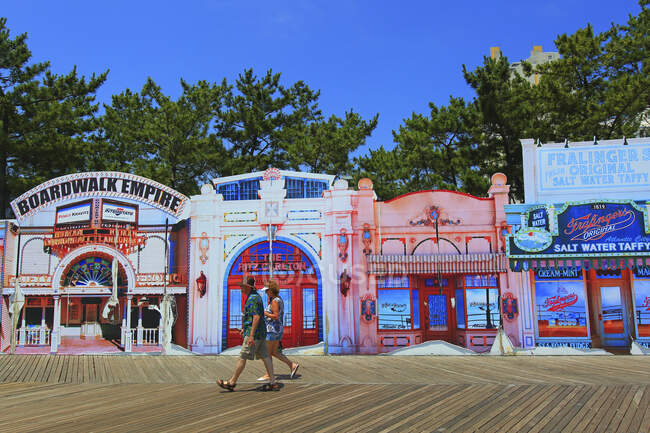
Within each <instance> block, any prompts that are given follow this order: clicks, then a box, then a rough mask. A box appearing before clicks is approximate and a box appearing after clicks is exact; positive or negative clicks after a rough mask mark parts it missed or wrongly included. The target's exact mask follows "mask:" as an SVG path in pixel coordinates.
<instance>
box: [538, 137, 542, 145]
mask: <svg viewBox="0 0 650 433" xmlns="http://www.w3.org/2000/svg"><path fill="white" fill-rule="evenodd" d="M537 147H542V143H540V142H539V138H538V139H537Z"/></svg>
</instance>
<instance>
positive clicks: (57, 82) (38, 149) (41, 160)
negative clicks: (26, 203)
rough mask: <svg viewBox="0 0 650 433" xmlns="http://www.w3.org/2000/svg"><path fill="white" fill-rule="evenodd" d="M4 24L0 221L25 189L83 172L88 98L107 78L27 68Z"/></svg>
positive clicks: (25, 53) (22, 41) (20, 41)
mask: <svg viewBox="0 0 650 433" xmlns="http://www.w3.org/2000/svg"><path fill="white" fill-rule="evenodd" d="M6 22H7V21H6V19H5V18H0V218H7V217H8V216H9V215H10V212H9V203H10V202H11V200H13V199H14V198H15V197H17V196H18V195H20V194H22V193H23V192H25V191H26V190H28V189H29V188H32V187H33V186H35V185H38V184H39V183H41V182H43V181H45V180H47V179H50V178H52V177H56V176H61V175H64V174H68V173H74V172H77V171H81V170H84V169H85V168H86V167H87V164H86V163H87V161H86V159H85V156H84V155H86V154H87V153H92V152H93V149H89V148H88V147H87V145H86V143H85V141H86V137H87V135H88V133H89V132H90V131H92V130H93V129H94V128H95V118H94V114H95V112H96V111H97V104H94V100H95V97H94V93H95V91H96V90H97V88H98V87H99V86H101V84H102V83H103V82H104V81H105V80H106V76H107V74H108V71H106V72H104V73H102V74H100V75H98V76H95V74H93V75H92V76H91V77H90V79H89V80H86V79H85V77H83V76H82V77H78V76H77V71H76V68H73V69H72V71H70V73H69V74H67V75H61V76H60V75H55V74H52V73H51V72H50V70H49V68H50V64H49V62H42V63H34V64H30V63H29V60H30V58H31V52H30V51H29V49H28V47H27V43H26V40H27V35H26V34H22V35H18V36H16V37H15V38H14V39H12V38H11V37H10V32H9V29H8V28H7V27H6Z"/></svg>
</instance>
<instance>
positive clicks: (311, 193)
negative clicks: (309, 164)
mask: <svg viewBox="0 0 650 433" xmlns="http://www.w3.org/2000/svg"><path fill="white" fill-rule="evenodd" d="M326 189H327V182H323V181H322V180H306V181H305V198H321V197H322V195H323V191H325V190H326Z"/></svg>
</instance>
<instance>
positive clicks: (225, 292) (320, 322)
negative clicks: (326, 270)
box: [221, 236, 323, 351]
mask: <svg viewBox="0 0 650 433" xmlns="http://www.w3.org/2000/svg"><path fill="white" fill-rule="evenodd" d="M275 240H276V241H280V242H284V243H287V244H289V245H292V246H294V247H296V248H298V250H299V251H300V252H301V253H302V254H303V255H305V256H306V257H307V258H308V259H309V261H310V262H311V265H312V267H313V271H314V273H315V274H316V280H317V290H316V293H317V299H318V302H317V308H318V340H319V341H323V290H322V286H323V280H322V275H321V271H320V268H319V267H318V262H317V261H316V257H315V256H314V255H313V254H312V253H311V252H310V251H309V248H308V247H307V245H301V244H300V243H299V242H297V241H296V240H295V239H291V238H287V237H284V236H277V237H276V239H275ZM264 242H268V239H267V238H266V237H258V238H255V239H253V240H250V241H248V242H247V243H246V244H244V245H243V246H242V247H240V248H239V250H238V251H237V254H233V255H232V257H231V258H230V260H229V261H228V265H227V266H226V271H225V272H224V276H223V282H222V284H223V285H222V288H223V290H222V291H221V292H222V294H223V295H222V315H221V316H222V317H221V350H222V351H223V350H224V349H226V348H227V335H228V277H230V273H231V270H232V267H233V266H234V265H235V263H236V262H237V261H238V260H239V258H240V257H241V255H242V253H243V252H244V251H246V250H247V249H248V248H250V247H252V246H253V245H255V244H259V243H264Z"/></svg>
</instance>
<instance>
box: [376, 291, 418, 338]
mask: <svg viewBox="0 0 650 433" xmlns="http://www.w3.org/2000/svg"><path fill="white" fill-rule="evenodd" d="M410 294H411V291H410V290H408V289H398V290H394V289H393V290H378V291H377V295H378V301H379V308H378V311H377V317H378V319H379V322H378V328H379V329H411V299H410V298H411V297H410Z"/></svg>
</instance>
